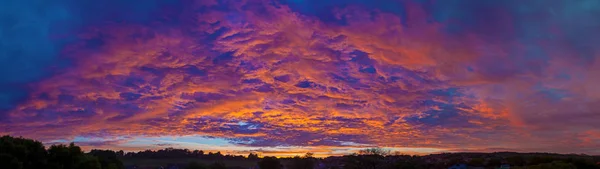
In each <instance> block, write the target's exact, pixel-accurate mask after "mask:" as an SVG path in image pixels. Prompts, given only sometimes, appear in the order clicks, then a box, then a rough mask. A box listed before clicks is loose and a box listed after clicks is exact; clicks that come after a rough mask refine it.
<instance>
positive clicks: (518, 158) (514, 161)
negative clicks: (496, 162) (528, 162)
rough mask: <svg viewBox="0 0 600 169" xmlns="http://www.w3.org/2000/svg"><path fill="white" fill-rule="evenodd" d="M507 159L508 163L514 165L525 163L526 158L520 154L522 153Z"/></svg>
mask: <svg viewBox="0 0 600 169" xmlns="http://www.w3.org/2000/svg"><path fill="white" fill-rule="evenodd" d="M506 161H507V162H508V164H510V165H512V166H523V165H525V158H523V156H520V155H517V156H511V157H507V158H506Z"/></svg>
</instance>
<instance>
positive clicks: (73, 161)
mask: <svg viewBox="0 0 600 169" xmlns="http://www.w3.org/2000/svg"><path fill="white" fill-rule="evenodd" d="M131 159H157V160H158V159H162V160H167V161H168V160H171V159H172V160H173V161H175V160H176V159H204V160H202V161H205V162H206V161H210V162H211V163H209V164H205V163H199V162H197V161H192V162H189V163H187V164H178V165H181V166H182V167H180V168H183V169H227V167H228V166H230V165H231V164H225V163H222V162H223V161H229V162H233V163H235V162H240V161H244V160H247V161H250V162H252V163H255V164H256V167H257V168H259V169H283V168H286V169H315V168H319V169H431V168H448V167H449V166H452V165H454V164H465V165H468V166H472V167H482V168H497V167H498V166H500V165H502V164H508V165H510V166H512V168H513V169H555V168H556V169H577V168H581V169H600V165H598V164H600V163H599V162H600V157H598V156H588V155H577V154H566V155H565V154H550V153H513V152H498V153H442V154H432V155H426V156H414V155H413V156H411V155H401V154H399V153H395V154H394V153H390V151H389V150H386V149H382V148H369V149H364V150H361V151H359V152H358V153H356V154H351V155H345V156H338V157H327V158H315V157H313V154H312V153H307V154H306V155H304V156H296V157H292V158H276V157H268V156H267V157H259V156H258V154H255V153H250V154H249V155H248V156H241V155H224V154H222V153H220V152H204V151H202V150H188V149H175V148H166V149H162V150H145V151H139V152H127V153H125V152H123V151H112V150H97V149H93V150H91V151H90V152H87V153H85V152H83V151H82V150H81V148H80V147H79V146H76V145H75V144H73V143H71V144H68V145H63V144H59V145H52V146H50V147H48V148H46V147H44V145H43V144H42V143H41V142H39V141H35V140H32V139H26V138H21V137H11V136H2V137H0V168H1V169H124V168H125V166H124V165H123V162H122V160H131Z"/></svg>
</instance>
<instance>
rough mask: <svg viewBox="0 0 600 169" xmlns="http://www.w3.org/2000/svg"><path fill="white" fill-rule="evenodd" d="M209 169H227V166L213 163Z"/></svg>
mask: <svg viewBox="0 0 600 169" xmlns="http://www.w3.org/2000/svg"><path fill="white" fill-rule="evenodd" d="M208 168H209V169H227V166H225V164H223V163H219V162H216V163H212V164H210V165H209V166H208Z"/></svg>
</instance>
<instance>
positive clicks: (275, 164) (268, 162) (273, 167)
mask: <svg viewBox="0 0 600 169" xmlns="http://www.w3.org/2000/svg"><path fill="white" fill-rule="evenodd" d="M258 167H260V169H282V168H283V165H281V162H280V161H279V159H277V158H276V157H265V158H263V159H262V160H260V161H259V162H258Z"/></svg>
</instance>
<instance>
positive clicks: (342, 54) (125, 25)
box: [0, 0, 600, 156]
mask: <svg viewBox="0 0 600 169" xmlns="http://www.w3.org/2000/svg"><path fill="white" fill-rule="evenodd" d="M6 134H8V135H14V136H23V137H27V138H33V139H37V140H40V141H42V142H44V143H46V144H48V145H50V144H57V143H68V142H75V143H76V144H78V145H81V146H82V147H84V148H85V149H89V148H100V149H113V150H125V151H139V150H145V149H162V148H167V147H175V148H188V149H202V150H208V151H221V152H224V153H230V154H248V153H249V152H258V153H261V154H262V155H277V156H290V155H295V154H304V153H306V152H314V153H315V154H316V155H317V156H329V155H341V154H349V153H352V152H355V151H357V150H359V149H362V148H366V147H386V148H389V149H391V150H394V151H401V152H404V153H407V154H429V153H436V152H456V151H482V152H494V151H518V152H557V153H586V154H595V155H600V1H598V0H180V1H176V0H171V1H168V0H144V1H135V0H98V1H91V0H52V1H48V0H2V1H0V135H6Z"/></svg>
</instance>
